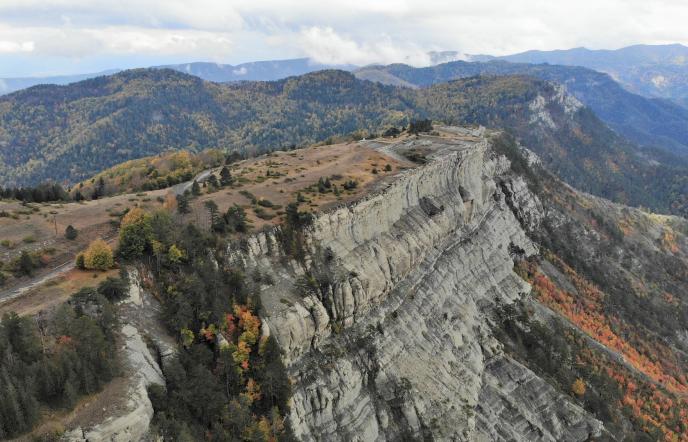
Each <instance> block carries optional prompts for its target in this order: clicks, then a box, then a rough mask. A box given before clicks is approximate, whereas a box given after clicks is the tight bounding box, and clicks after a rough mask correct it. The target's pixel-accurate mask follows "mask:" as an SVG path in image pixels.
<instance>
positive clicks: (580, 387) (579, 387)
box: [571, 378, 585, 397]
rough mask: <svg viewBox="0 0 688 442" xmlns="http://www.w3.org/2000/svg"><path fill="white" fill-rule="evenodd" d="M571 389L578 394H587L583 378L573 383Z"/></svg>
mask: <svg viewBox="0 0 688 442" xmlns="http://www.w3.org/2000/svg"><path fill="white" fill-rule="evenodd" d="M571 391H572V392H573V394H575V395H576V396H579V397H580V396H583V395H584V394H585V382H583V379H580V378H579V379H576V380H575V381H574V382H573V385H571Z"/></svg>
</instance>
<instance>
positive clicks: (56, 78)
mask: <svg viewBox="0 0 688 442" xmlns="http://www.w3.org/2000/svg"><path fill="white" fill-rule="evenodd" d="M117 72H120V70H119V69H109V70H106V71H102V72H94V73H89V74H75V75H53V76H47V77H17V78H0V95H4V94H9V93H12V92H15V91H18V90H21V89H26V88H29V87H32V86H37V85H40V84H56V85H66V84H70V83H76V82H77V81H83V80H88V79H89V78H94V77H100V76H102V75H112V74H115V73H117Z"/></svg>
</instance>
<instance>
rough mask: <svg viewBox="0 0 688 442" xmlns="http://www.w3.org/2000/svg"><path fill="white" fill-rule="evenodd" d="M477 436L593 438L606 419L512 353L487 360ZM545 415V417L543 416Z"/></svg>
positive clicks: (481, 438) (484, 439)
mask: <svg viewBox="0 0 688 442" xmlns="http://www.w3.org/2000/svg"><path fill="white" fill-rule="evenodd" d="M476 411H477V414H478V422H477V425H476V427H477V432H476V433H477V434H476V438H475V439H476V440H477V441H480V442H488V441H495V440H528V441H552V442H555V441H574V440H589V439H590V438H591V437H592V436H594V435H599V434H600V433H601V432H602V424H601V423H600V422H599V421H596V420H594V419H590V416H588V414H587V413H586V412H585V410H583V409H582V408H580V407H579V406H577V405H574V404H572V403H571V402H569V401H568V400H567V399H566V397H564V396H563V395H562V394H561V393H559V392H557V391H556V390H555V389H554V388H553V387H552V386H550V385H549V384H547V382H545V381H544V380H543V379H541V378H539V377H537V376H535V374H534V373H533V372H532V371H530V370H528V369H527V368H526V367H524V366H523V365H522V364H520V363H518V362H516V361H514V360H513V359H511V358H509V357H507V356H502V355H500V356H496V357H494V358H492V359H490V360H488V361H487V362H486V364H485V371H484V372H483V386H482V389H481V390H480V397H479V402H478V406H477V410H476ZM543 417H546V418H545V419H543Z"/></svg>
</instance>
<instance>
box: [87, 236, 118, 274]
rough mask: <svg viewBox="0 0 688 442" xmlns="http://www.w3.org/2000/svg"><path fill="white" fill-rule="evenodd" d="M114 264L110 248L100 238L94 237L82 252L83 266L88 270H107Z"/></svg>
mask: <svg viewBox="0 0 688 442" xmlns="http://www.w3.org/2000/svg"><path fill="white" fill-rule="evenodd" d="M114 265H115V260H114V258H113V256H112V249H111V248H110V246H109V245H107V243H106V242H105V241H103V240H102V239H96V240H95V241H93V242H91V244H89V245H88V248H87V249H86V251H85V252H84V267H86V268H87V269H90V270H107V269H109V268H111V267H112V266H114Z"/></svg>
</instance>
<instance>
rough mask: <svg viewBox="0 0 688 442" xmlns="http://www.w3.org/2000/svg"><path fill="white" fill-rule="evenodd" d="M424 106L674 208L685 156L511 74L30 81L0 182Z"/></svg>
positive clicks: (303, 133)
mask: <svg viewBox="0 0 688 442" xmlns="http://www.w3.org/2000/svg"><path fill="white" fill-rule="evenodd" d="M426 117H427V118H432V119H434V120H436V121H444V122H447V123H461V124H482V125H485V126H488V127H494V128H504V129H507V130H511V131H513V132H514V133H515V134H516V135H517V137H518V138H519V139H520V140H522V141H523V143H524V144H526V145H527V146H528V147H530V148H532V149H533V150H534V151H535V152H537V153H538V154H540V156H541V157H542V159H543V161H544V162H545V164H546V165H547V166H548V167H550V168H551V169H552V170H553V171H555V172H557V173H559V175H560V176H562V177H563V178H564V179H565V180H567V181H569V183H571V184H573V185H574V186H576V187H578V188H580V189H581V190H584V191H588V192H591V193H595V194H598V195H601V196H605V197H609V198H612V199H615V200H617V201H621V202H625V203H628V204H632V205H643V206H646V207H650V208H652V209H655V210H662V211H673V212H675V213H685V208H686V205H687V203H686V201H685V198H686V195H687V194H688V189H686V187H687V186H688V182H687V178H686V177H687V176H688V167H687V166H686V165H685V164H682V163H681V161H680V160H678V159H676V158H673V157H671V156H670V155H668V156H666V157H658V158H652V159H650V158H647V157H645V156H643V155H644V154H642V152H641V151H640V150H639V149H638V148H637V147H636V146H635V145H633V144H631V143H629V142H626V141H625V140H624V139H623V138H621V137H619V136H618V135H616V134H615V133H614V132H612V131H611V130H609V129H608V128H607V127H606V126H605V125H604V124H603V123H602V122H601V121H600V120H598V119H597V117H595V115H594V114H593V113H592V112H591V111H590V110H588V109H587V108H584V107H581V106H580V105H579V104H578V103H577V102H576V100H572V99H571V98H570V97H567V96H565V95H563V93H562V91H561V90H560V89H558V88H557V87H555V86H554V85H552V84H551V83H548V82H545V81H542V80H537V79H533V78H529V77H521V76H501V77H473V78H467V79H462V80H457V81H452V82H450V83H443V84H437V85H433V86H431V87H428V88H423V89H419V90H414V89H409V88H401V87H393V86H386V85H383V84H379V83H375V82H370V81H364V80H360V79H357V78H355V77H354V76H353V75H352V74H350V73H347V72H343V71H320V72H315V73H310V74H306V75H303V76H299V77H291V78H287V79H284V80H280V81H276V82H247V83H241V84H232V85H227V84H215V83H210V82H205V81H203V80H200V79H198V78H196V77H192V76H188V75H185V74H182V73H179V72H175V71H171V70H157V69H155V70H132V71H125V72H121V73H118V74H116V75H112V76H108V77H99V78H95V79H91V80H86V81H83V82H80V83H75V84H72V85H68V86H38V87H34V88H30V89H27V90H24V91H20V92H17V93H14V94H10V95H8V96H5V97H2V98H0V161H1V163H0V184H5V185H7V184H25V183H36V182H39V181H43V180H46V179H55V180H59V181H62V180H67V181H70V182H76V181H79V180H81V179H83V178H85V177H89V176H91V175H93V174H94V173H96V172H98V171H100V170H103V169H105V168H107V167H110V166H112V165H114V164H117V163H120V162H123V161H125V160H129V159H133V158H140V157H143V156H149V155H153V154H156V153H159V152H162V151H167V150H169V149H189V150H192V151H199V150H201V149H205V148H216V147H217V148H221V149H227V150H241V151H248V152H260V151H267V150H273V149H278V148H283V147H286V146H291V145H293V144H296V145H302V144H306V143H311V142H317V141H323V140H326V139H327V138H328V137H331V136H335V135H343V134H349V133H352V132H354V131H363V133H367V132H373V133H380V132H382V131H384V130H385V129H387V128H389V127H391V126H397V127H400V126H402V125H405V124H407V122H408V120H409V119H410V118H426Z"/></svg>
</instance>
